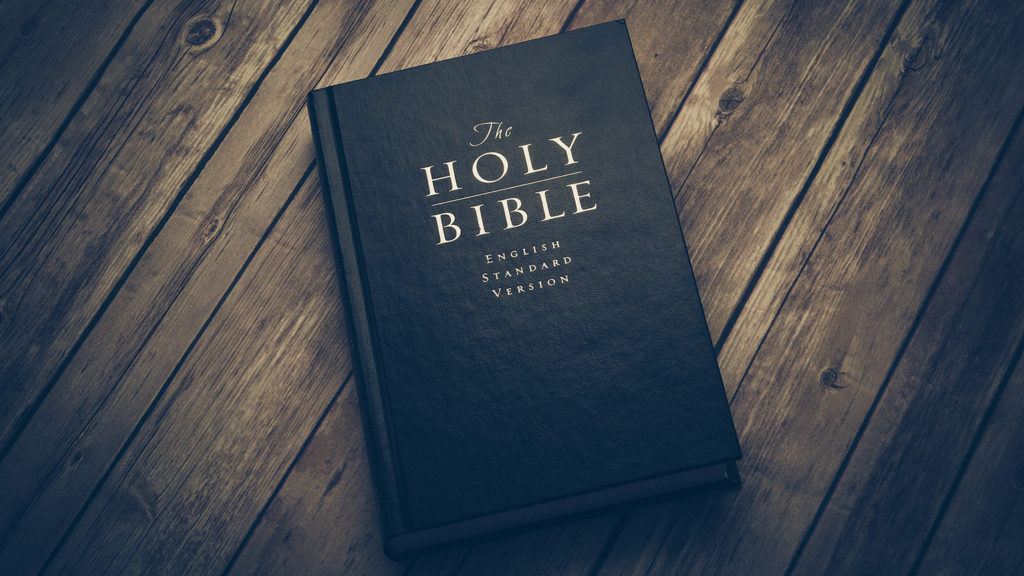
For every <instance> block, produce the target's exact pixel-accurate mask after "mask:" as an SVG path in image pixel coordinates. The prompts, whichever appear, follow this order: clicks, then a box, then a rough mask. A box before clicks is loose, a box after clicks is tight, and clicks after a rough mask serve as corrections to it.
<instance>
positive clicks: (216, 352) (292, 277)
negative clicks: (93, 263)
mask: <svg viewBox="0 0 1024 576" xmlns="http://www.w3.org/2000/svg"><path fill="white" fill-rule="evenodd" d="M321 204H322V199H321V197H320V195H319V191H318V190H317V188H316V186H315V179H308V180H306V182H305V184H304V185H303V187H302V188H301V190H300V191H299V193H298V195H297V196H296V198H295V200H294V201H293V203H292V205H291V208H293V209H292V210H286V211H285V213H284V215H283V216H282V218H281V220H280V221H279V222H278V225H277V226H275V227H274V229H273V230H272V231H271V233H270V235H269V236H268V237H267V239H266V241H265V242H264V244H263V247H264V249H263V250H260V251H258V252H257V254H256V255H255V257H254V258H253V260H252V262H251V263H250V265H249V266H248V267H246V269H245V272H244V273H243V274H242V277H241V278H240V279H239V281H238V283H237V284H236V286H235V289H234V290H232V291H231V293H230V294H229V295H228V297H227V299H226V300H225V301H224V303H223V305H222V306H221V308H220V310H219V313H218V314H216V315H215V316H214V317H213V318H212V320H211V321H210V324H209V326H208V327H207V329H206V330H205V331H204V332H203V334H202V335H201V336H200V338H199V339H198V341H197V342H196V344H195V346H194V348H193V350H192V352H191V353H190V354H189V355H188V357H187V358H186V359H185V360H184V362H183V363H182V365H181V367H180V368H179V369H178V370H177V371H176V372H175V374H174V377H173V379H172V380H171V381H170V382H169V383H168V385H167V388H166V389H165V390H164V392H163V393H162V395H161V396H160V398H159V399H158V400H157V402H156V404H155V405H154V407H153V408H152V410H151V412H150V414H149V415H148V417H147V418H146V419H145V420H144V421H143V423H142V424H141V425H140V427H139V429H138V430H137V432H136V433H135V434H134V435H133V437H132V439H131V442H130V443H129V444H128V446H127V447H126V449H125V451H124V453H123V455H122V457H121V458H120V459H119V460H118V462H117V463H116V465H115V466H114V467H113V469H112V470H111V472H110V474H109V476H108V477H107V478H105V479H104V482H103V483H102V484H101V486H100V487H99V489H98V490H97V492H96V494H95V496H94V497H93V498H92V499H91V501H90V502H89V504H88V506H87V507H86V508H85V510H84V512H83V513H82V515H81V517H80V519H79V520H78V521H77V522H76V523H75V524H74V525H73V526H72V528H71V530H70V531H69V533H68V535H67V538H66V539H65V541H64V542H63V545H62V546H61V547H60V548H59V549H58V550H57V553H56V555H55V556H54V558H53V560H52V562H50V563H49V564H48V566H47V567H46V569H45V570H44V571H43V573H46V574H64V573H74V574H120V573H134V574H142V573H158V574H211V573H212V574H216V573H221V572H222V571H223V570H224V568H225V567H226V565H227V562H228V561H229V560H230V558H231V557H232V556H233V554H234V552H235V550H236V548H237V547H238V545H239V544H240V543H241V541H242V539H243V538H244V536H245V534H246V532H247V530H248V527H249V526H250V525H251V524H252V522H253V521H254V520H255V519H256V517H257V515H258V514H259V512H260V510H261V509H262V508H263V505H264V503H265V502H266V501H267V499H268V498H269V497H270V495H271V494H272V493H273V491H274V488H275V486H276V485H277V483H278V481H279V480H280V478H281V477H282V476H283V475H284V474H285V473H286V472H287V470H288V469H289V467H290V465H291V463H292V462H293V461H294V459H295V454H296V453H297V452H298V451H299V449H300V448H301V446H302V444H303V443H304V440H305V439H306V438H307V437H308V435H309V432H310V430H312V429H313V428H314V427H315V426H316V424H317V422H318V421H319V420H320V418H321V417H322V416H323V414H324V412H325V410H326V408H327V406H328V405H329V404H330V403H331V401H332V399H333V398H334V397H335V396H336V395H337V393H338V391H339V390H340V389H341V386H342V384H343V382H344V377H343V374H345V373H346V372H347V371H348V370H349V369H351V364H350V363H348V362H347V359H345V358H339V357H338V355H337V354H336V353H335V350H336V349H337V347H338V346H347V342H348V340H347V336H346V334H345V330H344V327H343V326H342V324H341V322H340V320H341V318H342V316H341V315H342V310H341V309H342V303H341V294H340V290H339V288H338V285H337V282H336V281H335V274H334V270H333V262H332V261H331V258H330V257H329V256H328V255H329V254H330V253H331V248H330V244H329V242H330V240H329V235H328V233H327V221H326V218H325V215H324V212H323V211H320V212H319V214H320V217H319V218H315V219H310V218H308V217H307V216H309V215H310V214H311V213H314V214H315V213H316V212H315V210H317V207H318V206H320V205H321ZM300 216H301V217H300ZM311 254H318V255H320V256H319V257H316V258H311V257H310V255H311ZM339 361H340V362H341V363H339Z"/></svg>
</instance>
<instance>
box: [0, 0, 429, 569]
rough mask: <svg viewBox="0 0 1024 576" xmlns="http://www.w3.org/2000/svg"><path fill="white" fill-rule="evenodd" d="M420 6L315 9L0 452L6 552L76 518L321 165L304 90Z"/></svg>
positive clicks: (360, 67)
mask: <svg viewBox="0 0 1024 576" xmlns="http://www.w3.org/2000/svg"><path fill="white" fill-rule="evenodd" d="M409 4H410V3H406V4H405V5H402V4H400V3H394V2H389V3H378V4H376V5H374V4H370V5H359V4H356V3H325V4H324V5H322V6H321V5H318V6H317V8H316V10H314V12H313V13H312V14H311V17H310V19H308V20H307V24H306V26H304V27H303V29H302V30H301V31H300V32H299V33H298V34H297V35H296V37H295V39H294V40H293V41H292V43H291V44H290V45H289V48H288V50H287V52H286V53H285V54H283V55H282V56H281V59H280V60H279V62H278V64H277V65H276V66H275V67H274V69H273V70H272V71H271V72H270V73H269V74H268V75H267V77H266V79H265V80H264V81H263V83H262V84H261V86H260V88H259V90H258V91H257V93H256V94H255V95H254V96H253V98H252V100H251V101H250V102H249V104H248V106H247V107H246V110H245V112H244V113H243V114H242V115H241V116H240V117H239V119H238V121H237V122H236V123H235V125H234V127H233V129H232V131H231V133H230V134H229V135H228V137H226V138H225V140H224V141H223V142H222V143H221V145H220V147H219V148H218V150H217V153H216V154H214V155H213V157H212V158H211V159H210V160H209V162H208V163H207V164H206V166H205V167H204V170H203V172H202V174H200V175H199V177H198V178H197V179H196V181H195V182H194V183H193V184H192V186H191V187H190V189H189V191H188V193H187V194H186V195H185V197H184V198H183V199H182V200H181V202H180V204H179V205H178V207H177V209H176V211H175V213H174V214H173V215H172V216H171V217H170V219H169V220H168V222H167V224H166V225H165V226H164V228H163V229H162V231H161V233H160V235H159V236H158V237H157V238H156V239H155V240H154V241H153V243H152V244H151V245H150V246H149V247H148V248H147V250H146V252H145V254H143V255H142V256H141V259H140V260H139V262H138V264H137V266H136V267H135V269H134V270H133V271H132V273H131V274H130V275H129V277H128V278H127V279H126V281H125V283H124V285H123V287H122V288H121V290H120V291H119V292H118V294H117V295H116V296H115V298H114V299H113V300H112V302H111V303H110V305H109V307H108V308H107V309H106V311H105V313H104V315H103V317H102V318H100V319H99V321H98V322H97V324H96V325H95V327H94V328H93V330H92V331H91V333H90V334H89V335H88V337H87V338H86V339H85V341H84V342H83V344H82V345H81V347H80V348H79V349H78V351H77V353H76V355H75V356H74V357H73V358H72V359H71V360H70V362H69V364H68V368H67V369H66V370H65V371H64V373H63V374H62V375H61V377H60V378H59V379H58V380H57V382H56V383H55V384H54V386H53V389H52V390H51V391H50V394H49V395H48V396H47V398H46V399H45V400H44V401H43V402H42V403H41V405H40V407H39V409H38V411H37V412H36V414H35V416H34V418H33V419H32V420H31V421H30V422H29V423H28V426H27V427H26V431H25V433H24V434H23V435H22V437H21V438H19V441H18V442H16V443H15V444H14V445H13V446H12V448H11V450H10V452H9V453H8V456H7V457H6V458H5V459H3V460H2V461H0V482H2V483H3V484H4V485H5V487H6V490H4V491H3V492H0V511H2V514H0V527H2V530H0V535H2V543H3V544H2V547H0V564H3V563H7V562H10V563H12V564H18V565H23V564H22V563H25V564H32V562H35V563H38V562H41V561H42V559H43V558H45V556H43V557H42V558H40V557H39V555H40V554H41V553H43V552H46V551H48V550H47V548H48V547H52V546H54V545H55V544H56V542H57V539H58V538H59V537H60V535H61V534H62V533H63V532H64V531H65V530H66V529H67V528H68V526H69V525H70V523H71V522H72V519H73V518H74V517H75V515H76V514H77V513H78V511H79V510H80V509H81V508H82V506H83V505H84V504H85V502H86V500H87V498H88V496H89V494H90V493H91V492H92V490H93V487H94V486H95V485H96V484H97V483H98V482H99V481H100V479H101V478H102V476H103V474H104V473H105V472H106V471H107V470H108V469H109V467H110V466H111V465H112V464H113V462H114V461H115V459H116V457H117V455H118V453H119V451H120V450H121V449H122V448H123V447H124V445H125V442H126V441H127V439H128V438H129V437H130V435H131V433H132V430H133V429H135V427H136V426H137V425H138V423H139V421H140V420H141V419H142V418H143V417H144V415H145V414H146V411H147V410H148V409H149V407H150V406H151V404H152V402H153V401H154V399H155V398H156V397H157V396H158V394H160V391H161V390H162V388H163V386H164V385H165V383H166V382H167V380H168V379H169V378H170V377H171V375H172V374H173V373H174V371H175V369H176V368H177V366H178V364H179V363H180V362H181V359H182V357H183V356H184V355H185V354H186V353H187V352H188V350H189V347H190V346H191V343H192V342H193V341H194V340H195V338H196V337H197V336H198V334H200V333H201V332H202V330H203V329H204V327H205V324H206V322H208V320H209V318H210V316H211V315H212V314H213V313H214V311H215V309H216V308H217V306H219V303H220V301H221V299H222V297H223V295H224V293H225V292H226V291H228V290H229V288H230V287H231V286H232V284H233V282H234V281H235V279H236V278H237V276H238V274H239V273H240V271H241V270H242V268H243V267H244V266H245V265H246V263H247V260H248V259H249V258H250V257H251V255H252V253H253V251H254V250H255V249H256V247H257V246H258V245H259V243H260V242H261V241H262V238H263V235H264V232H265V231H266V229H267V228H268V227H269V226H270V225H271V223H272V221H273V220H274V218H275V217H276V216H277V215H278V214H279V213H280V211H281V209H282V208H283V206H284V204H285V203H286V202H287V201H288V198H289V197H290V195H291V194H292V193H293V191H294V190H295V189H296V188H297V187H298V186H299V184H300V182H301V181H302V179H303V178H305V177H307V176H308V175H309V174H310V173H311V172H312V167H311V163H312V161H313V159H312V142H311V135H310V132H309V120H308V118H307V116H306V111H305V107H304V98H305V94H306V92H307V91H308V90H310V89H312V88H314V87H316V86H317V85H318V83H319V84H321V85H322V84H324V83H332V82H336V81H339V79H356V78H360V77H363V76H365V75H366V74H368V73H369V72H370V70H371V69H372V68H373V66H374V64H375V63H376V62H377V60H378V59H379V57H380V54H381V53H382V52H383V51H384V49H385V47H386V46H387V44H388V41H389V40H390V38H391V36H392V35H393V34H394V32H395V30H397V28H398V26H399V24H400V23H401V21H402V19H403V18H404V17H405V14H406V12H407V10H408V8H409ZM339 21H340V22H345V23H346V25H345V26H337V25H336V22H339ZM346 40H347V42H346ZM339 46H344V48H342V49H338V47H339ZM325 72H326V73H325ZM285 102H286V103H287V105H284V104H283V103H285ZM240 159H241V161H240ZM112 343H116V345H112ZM83 382H89V383H90V385H89V386H82V383H83ZM30 553H31V554H30ZM30 555H31V556H32V557H33V560H32V562H30V561H29V558H28V556H30Z"/></svg>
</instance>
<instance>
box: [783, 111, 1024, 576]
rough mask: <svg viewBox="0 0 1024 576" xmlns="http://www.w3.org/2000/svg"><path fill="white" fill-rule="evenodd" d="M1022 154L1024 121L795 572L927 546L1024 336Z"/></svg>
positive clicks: (858, 565) (854, 570)
mask: <svg viewBox="0 0 1024 576" xmlns="http://www.w3.org/2000/svg"><path fill="white" fill-rule="evenodd" d="M1022 163H1024V133H1022V132H1021V131H1018V133H1017V137H1016V138H1015V143H1014V144H1013V145H1012V147H1011V148H1010V150H1009V153H1008V154H1007V155H1005V156H1004V157H1003V159H1002V161H1001V162H1000V166H999V170H998V172H997V174H996V175H995V177H994V179H993V180H992V182H991V184H990V186H989V187H988V189H987V190H986V191H985V192H984V196H983V199H982V202H981V204H980V207H979V208H978V210H977V211H976V213H975V215H974V216H973V217H972V219H971V221H970V223H969V228H968V229H967V230H966V232H965V234H964V236H963V238H962V240H961V241H960V243H959V245H958V246H957V249H956V251H955V253H954V255H953V258H952V261H951V262H950V264H949V265H948V268H947V270H946V272H945V273H944V274H943V277H942V280H941V283H940V284H939V285H938V287H937V289H936V291H935V294H934V296H933V297H932V299H931V301H930V302H929V303H928V307H927V308H926V309H925V311H924V315H923V318H922V320H921V321H920V323H919V324H918V328H917V330H916V332H915V333H914V336H913V338H912V339H911V340H910V342H909V344H908V346H907V350H906V352H905V353H904V354H903V356H902V358H901V359H900V362H899V364H898V365H897V367H896V370H895V372H894V373H893V374H892V376H891V377H890V378H889V380H888V382H887V384H886V387H885V390H884V393H883V394H882V395H881V397H880V398H879V401H878V405H877V407H876V408H875V410H874V412H873V413H872V415H871V419H870V420H869V421H868V424H867V427H866V428H865V429H864V431H863V433H862V435H861V436H860V438H859V440H858V442H857V444H856V447H855V449H854V450H853V452H852V454H851V457H850V460H849V463H848V464H847V466H846V469H845V472H844V473H843V475H842V476H841V477H840V478H839V481H838V483H837V484H836V486H835V489H834V492H833V493H832V494H831V497H830V498H829V499H828V501H827V502H825V503H823V508H824V510H823V513H822V514H821V517H820V520H819V521H818V522H817V523H816V525H815V527H814V531H813V533H812V534H811V536H810V539H809V540H808V542H807V545H806V546H805V547H804V548H803V553H802V554H801V555H800V557H799V562H798V563H796V565H795V572H794V573H795V574H825V573H836V574H858V573H860V574H867V573H871V574H883V573H891V574H903V573H907V572H908V571H909V569H910V567H911V565H912V564H913V562H914V560H915V557H916V555H917V551H918V550H921V547H922V545H923V543H924V540H925V538H926V536H927V534H928V531H929V528H930V527H931V525H932V524H933V523H934V522H935V520H936V518H937V517H938V515H939V513H940V509H941V506H942V503H943V500H944V499H945V495H946V494H947V493H948V492H949V491H950V489H951V486H952V485H953V483H954V481H955V479H956V475H957V471H958V470H959V467H960V463H961V462H962V461H963V460H964V458H965V457H966V456H967V454H968V450H969V448H970V446H971V441H972V439H973V438H974V436H975V434H976V432H977V431H978V429H979V427H980V425H981V421H982V417H983V415H984V414H985V412H986V409H987V408H988V406H989V405H990V404H991V402H992V398H993V396H994V395H995V393H996V388H997V387H998V385H999V383H1000V382H1001V381H1002V380H1003V378H1004V375H1005V373H1006V371H1007V370H1008V368H1009V365H1010V363H1011V362H1012V360H1013V353H1014V349H1015V348H1016V347H1017V343H1018V342H1019V341H1020V340H1021V338H1024V291H1022V290H1021V289H1020V286H1021V285H1022V284H1024V199H1022V197H1021V194H1020V191H1021V190H1022V189H1024V172H1021V171H1020V170H1019V169H1018V167H1019V166H1020V165H1021V164H1022ZM989 573H994V572H989Z"/></svg>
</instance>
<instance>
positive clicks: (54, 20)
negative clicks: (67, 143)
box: [0, 0, 147, 213]
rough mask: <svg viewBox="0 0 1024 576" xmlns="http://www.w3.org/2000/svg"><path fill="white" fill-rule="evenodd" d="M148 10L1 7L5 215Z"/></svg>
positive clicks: (134, 0)
mask: <svg viewBox="0 0 1024 576" xmlns="http://www.w3.org/2000/svg"><path fill="white" fill-rule="evenodd" d="M146 4H147V2H146V1H145V0H131V1H126V2H114V1H112V0H108V1H104V2H87V3H85V2H67V1H60V0H56V1H47V2H39V1H32V0H29V1H24V0H20V1H17V2H4V3H3V4H0V110H3V114H2V116H0V133H2V134H3V135H4V137H3V138H2V139H0V158H2V159H3V163H2V164H0V213H2V212H3V208H4V206H5V205H7V203H8V202H10V201H11V199H12V198H13V196H14V195H15V193H16V191H17V188H18V187H19V186H20V185H21V184H22V183H23V182H24V181H25V179H26V178H27V177H28V176H29V175H30V172H31V171H32V167H33V166H34V165H35V164H37V162H39V161H40V160H41V157H42V156H43V155H44V154H45V153H46V150H47V149H48V148H49V146H50V144H51V142H52V141H53V138H54V137H55V136H58V135H59V134H60V131H61V127H62V126H63V125H64V123H65V121H66V120H67V119H68V116H69V115H70V114H73V113H74V111H75V109H76V108H77V104H78V102H79V100H80V99H81V98H83V97H84V96H85V95H87V94H88V92H89V89H90V87H91V85H92V82H93V79H94V77H95V76H96V74H97V73H101V72H102V71H103V70H104V69H105V67H106V63H107V58H108V55H110V53H111V52H112V51H114V50H115V49H116V47H117V45H118V43H119V41H120V40H121V38H122V37H123V35H124V34H125V33H126V32H127V31H128V29H129V27H130V26H131V24H132V22H133V21H134V20H135V18H136V16H137V13H138V12H139V11H140V10H142V9H143V8H144V7H145V5H146Z"/></svg>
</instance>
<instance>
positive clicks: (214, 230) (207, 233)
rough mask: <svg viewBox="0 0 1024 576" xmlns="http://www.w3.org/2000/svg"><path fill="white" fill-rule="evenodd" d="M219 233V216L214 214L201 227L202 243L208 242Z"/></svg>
mask: <svg viewBox="0 0 1024 576" xmlns="http://www.w3.org/2000/svg"><path fill="white" fill-rule="evenodd" d="M219 234H220V218H217V217H216V216H214V217H213V218H211V219H210V220H209V222H207V224H206V227H205V228H204V229H203V244H209V243H210V242H212V241H213V239H214V238H216V237H217V236H218V235H219Z"/></svg>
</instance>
